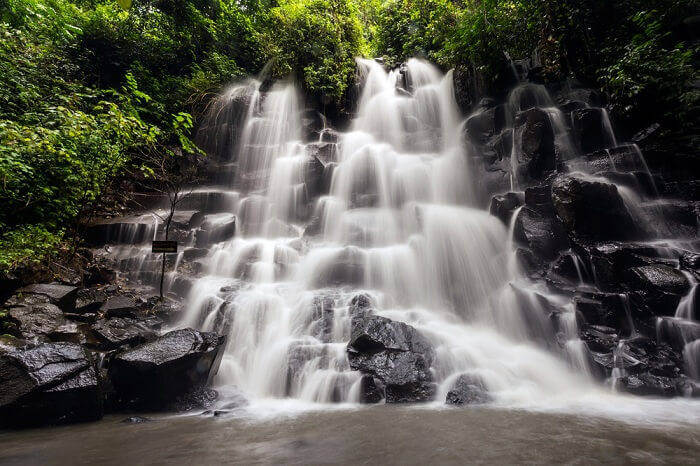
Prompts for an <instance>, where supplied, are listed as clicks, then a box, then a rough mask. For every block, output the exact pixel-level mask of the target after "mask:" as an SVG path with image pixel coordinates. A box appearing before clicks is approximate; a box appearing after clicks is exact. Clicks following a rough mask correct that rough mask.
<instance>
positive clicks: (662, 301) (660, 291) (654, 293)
mask: <svg viewBox="0 0 700 466" xmlns="http://www.w3.org/2000/svg"><path fill="white" fill-rule="evenodd" d="M626 282H627V284H628V285H629V287H630V288H631V289H633V290H636V291H637V293H636V296H639V297H640V298H641V300H642V301H643V302H644V305H645V306H646V307H647V308H648V309H649V310H650V311H651V315H667V316H669V315H674V314H675V312H676V308H677V307H678V303H679V302H680V300H681V298H682V297H683V296H684V295H685V294H687V293H688V291H689V290H690V284H689V283H688V279H687V278H686V277H685V275H683V273H681V272H680V271H678V270H676V269H674V268H672V267H669V266H666V265H660V264H656V265H645V266H641V267H633V268H631V269H630V270H628V271H627V273H626Z"/></svg>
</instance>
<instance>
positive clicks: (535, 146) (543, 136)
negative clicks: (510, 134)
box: [514, 108, 557, 183]
mask: <svg viewBox="0 0 700 466" xmlns="http://www.w3.org/2000/svg"><path fill="white" fill-rule="evenodd" d="M514 140H515V141H519V144H520V145H519V146H518V144H517V143H516V151H515V154H516V157H517V159H516V163H517V168H516V170H517V177H518V179H519V180H522V181H524V182H526V183H527V182H531V181H537V180H542V179H543V178H544V177H545V174H546V173H547V172H551V171H553V170H554V169H555V168H556V162H557V160H556V159H557V157H556V149H555V145H554V129H553V128H552V123H551V121H550V119H549V114H548V113H547V112H545V111H544V110H541V109H539V108H531V109H529V110H526V111H524V112H522V113H519V114H518V115H517V117H516V119H515V139H514ZM518 147H519V150H517V149H518Z"/></svg>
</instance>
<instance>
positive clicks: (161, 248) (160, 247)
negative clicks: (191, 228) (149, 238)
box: [151, 241, 177, 254]
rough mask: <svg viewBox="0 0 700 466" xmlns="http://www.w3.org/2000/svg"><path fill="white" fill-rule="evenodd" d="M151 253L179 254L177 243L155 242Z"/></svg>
mask: <svg viewBox="0 0 700 466" xmlns="http://www.w3.org/2000/svg"><path fill="white" fill-rule="evenodd" d="M151 252H152V253H153V254H158V253H164V254H168V253H175V252H177V241H153V243H152V244H151Z"/></svg>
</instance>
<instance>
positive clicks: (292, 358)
mask: <svg viewBox="0 0 700 466" xmlns="http://www.w3.org/2000/svg"><path fill="white" fill-rule="evenodd" d="M313 360H317V361H318V365H319V367H326V366H327V365H328V355H327V354H326V349H325V347H324V346H323V345H319V344H304V343H303V342H298V343H296V342H295V343H294V344H292V345H291V346H290V347H289V349H288V350H287V382H286V387H287V388H286V391H285V393H286V394H287V395H291V393H292V388H293V387H294V386H295V383H296V381H298V380H299V378H300V377H301V376H302V372H303V370H304V366H305V365H306V364H307V363H309V362H311V361H313Z"/></svg>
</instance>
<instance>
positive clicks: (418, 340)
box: [348, 316, 435, 403]
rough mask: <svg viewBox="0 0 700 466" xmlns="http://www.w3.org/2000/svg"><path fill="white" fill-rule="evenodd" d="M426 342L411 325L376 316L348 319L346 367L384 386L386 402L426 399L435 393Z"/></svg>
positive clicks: (430, 356) (432, 355)
mask: <svg viewBox="0 0 700 466" xmlns="http://www.w3.org/2000/svg"><path fill="white" fill-rule="evenodd" d="M434 357H435V354H434V350H433V348H432V346H431V345H430V343H429V342H428V341H427V340H426V339H425V338H424V337H423V336H422V335H421V334H420V333H418V332H417V331H416V330H415V329H414V328H413V327H411V326H409V325H406V324H404V323H402V322H393V321H391V320H389V319H386V318H383V317H378V316H361V317H356V318H354V319H353V320H352V333H351V337H350V342H349V343H348V358H349V361H350V367H351V368H352V369H353V370H359V371H360V372H362V373H363V374H368V375H372V376H373V377H375V378H376V379H378V380H379V381H380V382H381V383H382V384H383V385H384V386H385V393H386V401H387V403H406V402H416V401H428V400H430V399H431V398H432V397H433V395H434V393H435V386H434V384H433V383H432V374H431V372H430V365H431V364H432V362H433V359H434Z"/></svg>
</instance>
